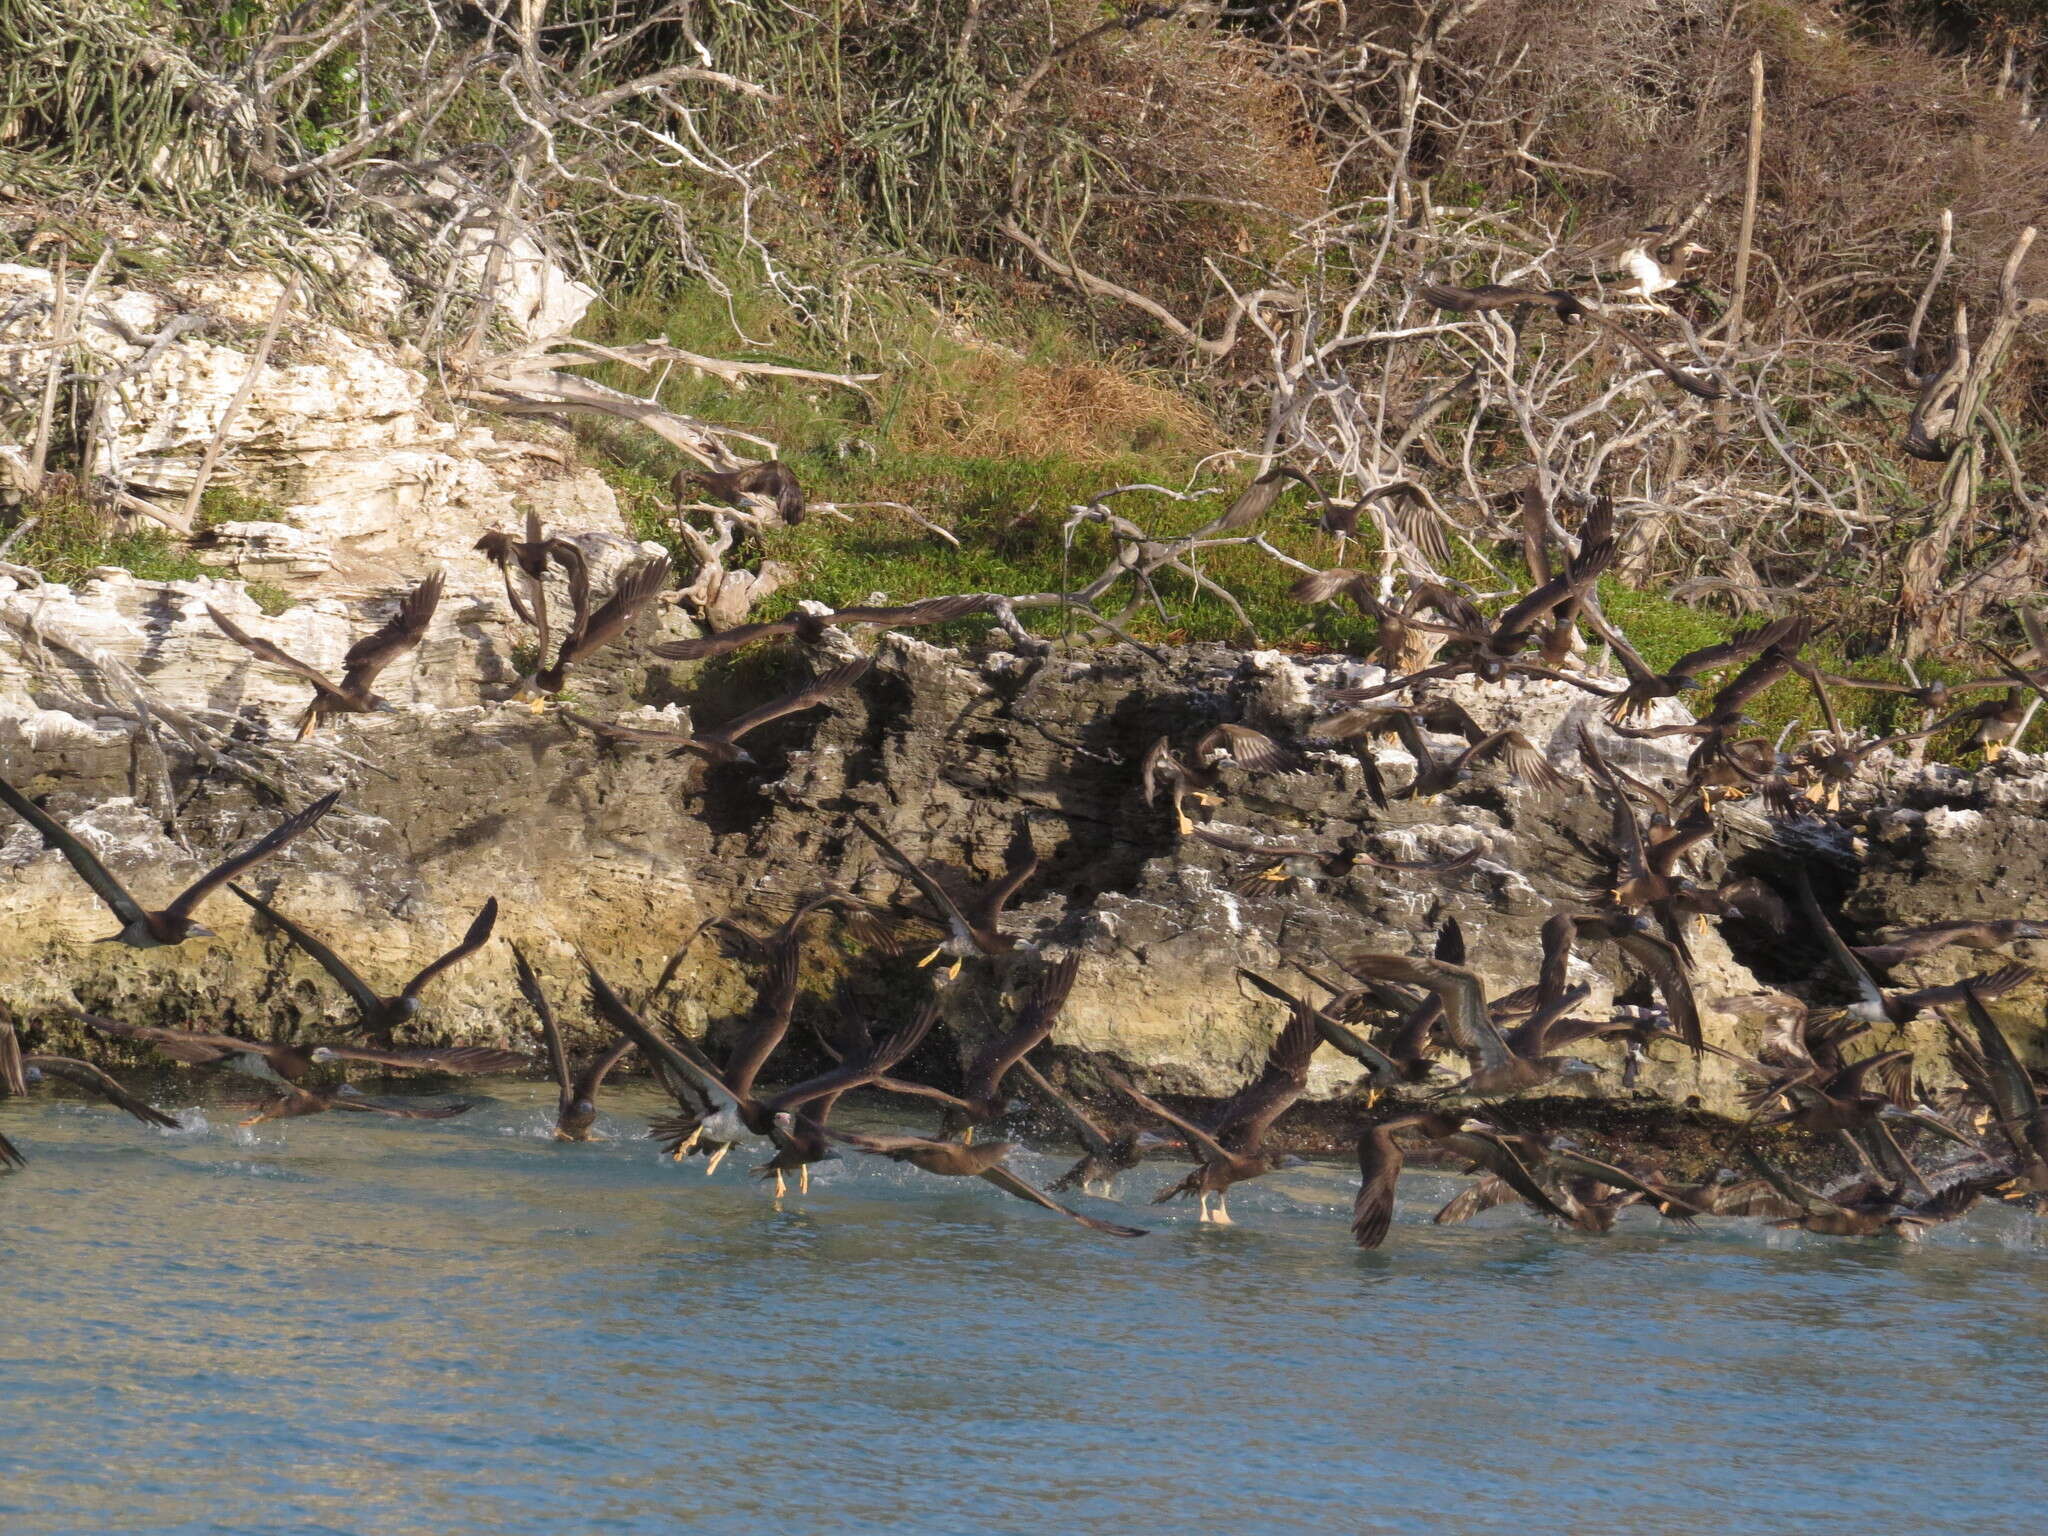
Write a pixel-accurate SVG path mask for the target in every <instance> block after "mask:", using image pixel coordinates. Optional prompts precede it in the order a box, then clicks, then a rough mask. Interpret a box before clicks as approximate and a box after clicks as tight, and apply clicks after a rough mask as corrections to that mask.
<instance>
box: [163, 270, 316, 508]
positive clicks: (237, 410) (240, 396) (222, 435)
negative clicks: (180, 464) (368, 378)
mask: <svg viewBox="0 0 2048 1536" xmlns="http://www.w3.org/2000/svg"><path fill="white" fill-rule="evenodd" d="M298 292H299V274H298V273H296V272H294V273H293V274H292V275H291V276H290V277H289V278H287V279H286V280H285V285H284V292H283V293H280V294H279V295H278V296H277V304H276V307H275V308H273V309H272V310H271V311H270V324H269V325H268V326H266V327H264V331H263V339H262V340H261V341H260V342H258V343H257V344H256V355H255V356H254V357H253V358H251V359H250V360H249V371H248V372H247V373H245V374H243V375H242V382H241V383H240V384H239V385H237V386H236V388H235V393H234V398H232V399H231V400H229V401H228V408H227V409H226V410H225V411H222V412H221V416H220V425H219V426H218V427H215V428H214V431H213V441H212V442H210V443H208V444H207V445H206V454H205V456H204V457H203V458H201V459H200V461H199V473H198V474H197V475H196V476H195V477H194V478H193V481H192V489H191V490H190V491H189V492H187V493H186V496H185V506H184V509H183V511H184V521H185V531H186V532H188V533H189V532H190V531H191V530H192V525H193V519H195V518H196V517H198V515H199V498H200V497H201V496H204V495H205V494H206V482H207V481H208V480H209V479H211V478H212V477H213V466H214V465H215V464H217V463H219V462H220V453H221V449H222V448H224V447H226V446H227V441H228V429H229V428H230V427H232V426H233V425H234V424H235V418H236V417H237V416H239V415H241V414H242V407H243V406H244V405H246V404H248V402H249V396H250V395H251V394H253V393H255V390H256V380H257V378H258V377H259V376H260V375H261V374H262V372H263V365H264V363H265V362H266V361H268V360H269V357H270V349H271V347H272V346H273V345H275V344H276V342H277V333H278V331H280V330H281V329H283V327H284V317H285V316H286V315H287V314H289V313H290V312H291V307H292V300H293V299H295V298H296V297H298Z"/></svg>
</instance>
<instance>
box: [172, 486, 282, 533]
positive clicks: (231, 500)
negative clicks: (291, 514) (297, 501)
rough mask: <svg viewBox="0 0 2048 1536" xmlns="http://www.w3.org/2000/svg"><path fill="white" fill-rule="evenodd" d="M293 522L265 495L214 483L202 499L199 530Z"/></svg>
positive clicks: (196, 528) (196, 519) (194, 523)
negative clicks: (249, 524) (227, 525)
mask: <svg viewBox="0 0 2048 1536" xmlns="http://www.w3.org/2000/svg"><path fill="white" fill-rule="evenodd" d="M289 521H290V519H289V518H288V517H286V516H285V512H284V508H282V507H280V506H279V505H278V504H277V503H276V502H274V501H270V500H268V499H266V498H265V497H262V496H256V495H252V494H251V493H250V492H248V491H244V490H240V489H238V488H236V487H235V486H232V485H223V484H222V483H220V482H219V481H217V480H216V481H214V482H213V483H212V484H210V485H208V486H207V488H206V489H205V491H203V492H202V493H201V494H200V497H199V515H198V516H197V517H196V518H194V519H193V528H194V529H195V531H197V532H200V533H204V532H206V531H207V530H208V529H210V528H218V527H219V526H220V525H221V524H222V523H284V522H289Z"/></svg>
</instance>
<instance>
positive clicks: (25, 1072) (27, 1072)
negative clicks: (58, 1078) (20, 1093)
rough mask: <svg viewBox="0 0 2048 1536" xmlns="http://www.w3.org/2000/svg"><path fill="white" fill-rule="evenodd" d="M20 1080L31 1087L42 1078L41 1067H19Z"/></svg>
mask: <svg viewBox="0 0 2048 1536" xmlns="http://www.w3.org/2000/svg"><path fill="white" fill-rule="evenodd" d="M21 1080H22V1081H23V1082H24V1083H27V1084H28V1085H29V1086H30V1087H31V1088H33V1087H34V1086H35V1085H36V1084H37V1083H40V1082H41V1081H42V1080H43V1069H42V1068H41V1067H23V1068H22V1069H21Z"/></svg>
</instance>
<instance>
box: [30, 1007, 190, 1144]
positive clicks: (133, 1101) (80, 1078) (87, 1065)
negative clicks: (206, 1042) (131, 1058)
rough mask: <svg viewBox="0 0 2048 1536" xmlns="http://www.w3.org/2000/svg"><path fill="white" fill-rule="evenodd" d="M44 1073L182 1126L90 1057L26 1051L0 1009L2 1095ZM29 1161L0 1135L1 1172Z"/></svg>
mask: <svg viewBox="0 0 2048 1536" xmlns="http://www.w3.org/2000/svg"><path fill="white" fill-rule="evenodd" d="M45 1077H60V1078H63V1079H64V1080H65V1081H66V1082H69V1083H72V1084H74V1085H76V1086H77V1087H80V1088H83V1089H84V1090H85V1091H86V1092H87V1093H90V1094H93V1095H95V1096H97V1097H99V1098H102V1099H105V1100H106V1101H107V1102H108V1103H109V1104H111V1105H113V1106H114V1108H116V1109H118V1110H120V1111H122V1112H123V1113H124V1114H127V1115H131V1116H133V1117H134V1118H135V1119H137V1120H140V1121H141V1122H142V1123H143V1124H144V1125H154V1126H157V1127H160V1128H161V1129H163V1130H167V1131H175V1130H178V1129H179V1128H180V1127H179V1125H178V1122H177V1121H176V1120H174V1119H173V1118H172V1117H171V1116H169V1115H167V1114H165V1113H164V1112H163V1111H162V1110H160V1109H157V1108H156V1107H155V1106H154V1105H151V1104H147V1103H144V1102H143V1101H142V1100H141V1099H139V1098H137V1097H136V1096H135V1095H134V1094H132V1093H130V1092H128V1090H127V1089H125V1088H123V1087H122V1086H121V1085H120V1084H119V1083H117V1082H115V1081H114V1080H113V1079H112V1078H111V1077H109V1076H107V1074H106V1073H105V1072H102V1071H101V1070H100V1069H99V1068H98V1067H96V1066H94V1065H93V1064H92V1063H91V1062H89V1061H80V1060H78V1059H77V1058H76V1057H73V1056H53V1055H49V1054H47V1053H44V1052H36V1051H31V1052H27V1053H24V1052H23V1051H22V1049H21V1041H20V1040H19V1039H18V1038H17V1037H16V1036H15V1033H14V1021H13V1020H12V1019H11V1018H8V1017H6V1015H5V1013H4V1012H0V1099H6V1098H18V1097H22V1096H24V1095H26V1094H27V1093H28V1090H29V1087H30V1085H31V1084H33V1083H36V1082H39V1081H41V1080H42V1079H43V1078H45ZM26 1162H27V1159H25V1158H23V1157H22V1155H21V1152H20V1150H19V1149H18V1148H16V1147H14V1146H13V1145H11V1144H10V1143H8V1141H7V1139H6V1138H5V1137H4V1136H0V1173H5V1172H6V1171H7V1167H8V1165H9V1164H10V1163H11V1164H13V1165H14V1166H16V1167H22V1166H25V1165H26Z"/></svg>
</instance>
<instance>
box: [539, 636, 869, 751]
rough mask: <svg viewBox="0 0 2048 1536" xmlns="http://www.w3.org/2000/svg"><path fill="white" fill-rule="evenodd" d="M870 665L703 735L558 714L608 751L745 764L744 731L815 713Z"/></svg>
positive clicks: (828, 677) (855, 665) (855, 664)
mask: <svg viewBox="0 0 2048 1536" xmlns="http://www.w3.org/2000/svg"><path fill="white" fill-rule="evenodd" d="M872 665H874V663H873V662H872V660H870V659H869V658H867V657H862V658H861V659H860V660H859V661H849V662H848V663H846V665H844V666H842V667H834V668H833V669H832V670H831V671H830V672H827V673H825V674H824V675H823V676H821V677H818V678H816V679H814V680H812V681H811V682H808V683H806V684H804V685H803V686H802V687H801V688H799V689H797V690H796V691H795V692H794V693H787V694H784V695H783V696H782V697H781V698H779V699H770V700H769V701H768V702H767V703H766V704H761V705H757V706H755V707H754V708H753V709H750V710H748V711H747V712H746V713H745V714H742V715H736V716H734V717H733V718H732V719H730V720H728V721H726V722H725V724H724V725H721V726H719V727H718V728H717V729H715V730H709V731H664V730H654V729H650V728H648V727H645V726H637V725H621V724H620V723H619V722H618V721H616V720H614V721H603V720H592V719H590V718H589V717H588V716H585V715H579V714H576V713H574V712H572V711H570V710H566V709H565V710H563V711H562V718H563V719H565V720H567V721H568V722H569V723H570V724H572V725H579V726H581V727H583V729H584V730H586V731H589V732H590V733H591V734H592V735H593V736H595V737H597V738H598V739H599V740H600V741H603V742H607V743H610V744H613V745H621V744H633V745H645V746H663V747H674V748H675V749H676V750H675V753H674V754H672V755H674V756H680V755H681V754H682V753H685V752H690V753H694V754H695V755H697V756H698V757H701V758H703V759H704V761H705V762H707V763H714V764H719V763H751V762H753V761H754V759H753V757H752V756H751V755H749V753H748V752H747V750H746V748H744V747H742V746H741V745H740V744H739V743H740V738H741V737H742V736H745V735H746V734H747V733H748V732H750V731H757V730H759V729H760V728H761V727H762V726H764V725H767V724H768V723H769V722H770V721H774V720H780V719H782V718H783V716H785V715H795V714H801V713H802V712H803V711H805V710H807V709H816V708H817V707H818V706H819V705H820V704H823V703H824V702H825V701H826V700H827V699H829V698H830V697H831V696H832V695H833V694H835V693H844V692H845V691H846V690H847V689H849V688H851V687H853V686H854V685H855V684H856V683H858V682H859V681H860V680H861V679H862V678H863V677H866V676H867V673H868V668H869V667H871V666H872Z"/></svg>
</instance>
